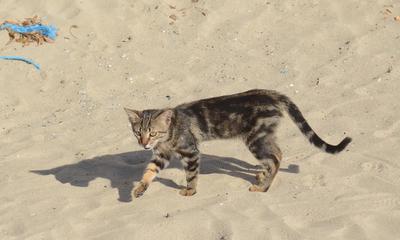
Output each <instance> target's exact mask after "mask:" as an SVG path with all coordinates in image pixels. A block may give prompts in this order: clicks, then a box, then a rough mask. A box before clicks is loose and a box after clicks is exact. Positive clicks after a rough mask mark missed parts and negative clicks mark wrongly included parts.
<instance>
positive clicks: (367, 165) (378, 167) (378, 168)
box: [360, 161, 384, 172]
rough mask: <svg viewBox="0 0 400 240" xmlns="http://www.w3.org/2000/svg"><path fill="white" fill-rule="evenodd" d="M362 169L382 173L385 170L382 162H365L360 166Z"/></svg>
mask: <svg viewBox="0 0 400 240" xmlns="http://www.w3.org/2000/svg"><path fill="white" fill-rule="evenodd" d="M360 165H361V169H362V170H363V171H365V172H382V171H383V170H384V166H383V164H382V163H380V162H374V161H369V162H363V163H361V164H360Z"/></svg>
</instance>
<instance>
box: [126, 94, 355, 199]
mask: <svg viewBox="0 0 400 240" xmlns="http://www.w3.org/2000/svg"><path fill="white" fill-rule="evenodd" d="M125 111H126V113H127V114H128V117H129V121H130V123H131V125H132V130H133V133H134V135H135V136H136V138H137V140H138V142H139V144H140V145H142V146H143V147H144V148H145V149H152V150H153V157H152V160H151V161H150V163H149V164H148V165H147V167H146V170H145V171H144V174H143V178H142V180H141V181H140V182H139V184H138V185H137V186H136V187H135V189H134V196H135V197H139V196H141V195H142V194H143V193H144V192H145V191H146V189H147V188H148V186H149V184H150V183H151V182H152V180H153V179H154V178H155V177H156V175H157V173H158V172H159V171H160V170H162V169H164V168H165V167H167V166H168V164H169V162H170V160H171V158H172V157H178V158H179V159H180V160H181V162H182V164H183V167H184V169H185V172H186V181H187V187H186V188H184V189H182V190H181V191H180V194H181V195H183V196H191V195H193V194H195V193H196V185H197V179H198V175H199V164H200V152H199V149H198V146H199V143H200V142H201V141H206V140H212V139H228V138H241V139H243V141H244V143H245V144H246V145H247V147H248V148H249V150H250V152H251V153H252V154H253V155H254V157H255V158H256V159H258V160H259V161H260V163H261V165H262V171H261V172H259V173H258V174H257V175H256V180H257V183H256V184H254V185H252V186H251V187H250V188H249V190H250V191H252V192H265V191H267V190H268V188H269V187H270V185H271V183H272V180H273V179H274V177H275V175H276V173H277V171H278V169H279V164H280V161H281V159H282V153H281V151H280V149H279V147H278V145H277V144H276V141H275V139H276V137H275V130H276V127H277V126H278V123H279V119H280V118H281V117H282V116H283V115H282V112H283V111H286V112H287V113H288V115H289V116H290V118H291V119H292V120H293V121H294V122H295V123H296V125H297V126H298V127H299V129H300V131H301V132H302V133H303V134H304V135H305V136H306V137H307V139H308V140H309V141H310V143H312V144H313V145H315V146H316V147H318V148H320V149H322V150H323V151H325V152H327V153H332V154H334V153H338V152H340V151H342V150H343V149H344V148H345V147H346V146H347V145H348V144H349V143H350V142H351V138H349V137H346V138H344V139H343V140H342V141H341V142H340V143H339V144H338V145H331V144H328V143H326V142H325V141H324V140H322V139H321V138H320V137H319V136H318V135H317V134H316V133H315V132H314V130H313V129H312V128H311V127H310V125H309V124H308V123H307V121H306V120H305V119H304V117H303V115H302V113H301V112H300V110H299V109H298V107H297V106H296V105H295V104H294V103H293V102H292V101H291V100H290V99H289V98H288V97H287V96H285V95H282V94H280V93H278V92H276V91H272V90H258V89H255V90H250V91H247V92H243V93H238V94H233V95H227V96H220V97H215V98H208V99H203V100H199V101H195V102H191V103H186V104H182V105H179V106H177V107H175V108H168V109H148V110H143V111H137V110H131V109H128V108H125Z"/></svg>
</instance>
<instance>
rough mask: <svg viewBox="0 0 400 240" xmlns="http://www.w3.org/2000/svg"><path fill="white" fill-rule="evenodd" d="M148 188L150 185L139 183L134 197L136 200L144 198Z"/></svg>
mask: <svg viewBox="0 0 400 240" xmlns="http://www.w3.org/2000/svg"><path fill="white" fill-rule="evenodd" d="M148 187H149V185H148V184H146V183H144V182H139V184H138V185H137V186H136V187H135V190H133V196H135V198H138V197H140V196H142V195H143V193H144V192H145V191H146V189H147V188H148Z"/></svg>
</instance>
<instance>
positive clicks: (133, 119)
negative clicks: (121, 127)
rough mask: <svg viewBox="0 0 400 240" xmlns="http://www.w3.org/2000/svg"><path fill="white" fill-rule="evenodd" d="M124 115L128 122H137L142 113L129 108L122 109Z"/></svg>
mask: <svg viewBox="0 0 400 240" xmlns="http://www.w3.org/2000/svg"><path fill="white" fill-rule="evenodd" d="M124 110H125V112H126V114H128V117H129V120H130V121H131V122H138V121H139V120H140V118H141V115H142V112H140V111H136V110H133V109H129V108H124Z"/></svg>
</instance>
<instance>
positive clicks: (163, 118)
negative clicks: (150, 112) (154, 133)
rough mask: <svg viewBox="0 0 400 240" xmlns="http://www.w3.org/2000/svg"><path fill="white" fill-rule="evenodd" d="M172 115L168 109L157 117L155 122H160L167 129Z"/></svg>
mask: <svg viewBox="0 0 400 240" xmlns="http://www.w3.org/2000/svg"><path fill="white" fill-rule="evenodd" d="M173 115H174V112H173V111H172V110H171V109H168V110H165V111H164V112H162V113H161V114H160V115H158V116H157V120H158V121H160V122H161V123H162V124H165V126H166V127H169V125H170V124H171V119H172V116H173Z"/></svg>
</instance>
